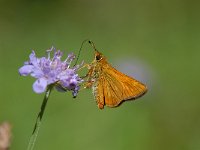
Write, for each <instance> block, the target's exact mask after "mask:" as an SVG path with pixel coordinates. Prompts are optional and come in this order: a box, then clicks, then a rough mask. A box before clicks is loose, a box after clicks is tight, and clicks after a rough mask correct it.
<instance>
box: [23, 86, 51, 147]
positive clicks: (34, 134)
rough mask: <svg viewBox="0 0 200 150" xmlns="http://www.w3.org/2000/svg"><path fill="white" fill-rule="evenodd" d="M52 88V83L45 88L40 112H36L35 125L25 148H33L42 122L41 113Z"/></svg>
mask: <svg viewBox="0 0 200 150" xmlns="http://www.w3.org/2000/svg"><path fill="white" fill-rule="evenodd" d="M52 88H53V85H49V86H48V87H47V90H46V93H45V96H44V99H43V102H42V105H41V108H40V112H39V113H38V116H37V119H36V122H35V126H34V128H33V132H32V134H31V137H30V140H29V143H28V147H27V150H33V148H34V146H35V142H36V140H37V136H38V133H39V130H40V126H41V123H42V117H43V114H44V111H45V108H46V104H47V101H48V99H49V96H50V93H51V90H52Z"/></svg>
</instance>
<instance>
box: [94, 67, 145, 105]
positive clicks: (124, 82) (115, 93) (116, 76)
mask: <svg viewBox="0 0 200 150" xmlns="http://www.w3.org/2000/svg"><path fill="white" fill-rule="evenodd" d="M99 87H100V89H101V88H102V87H103V92H100V91H99V90H97V91H98V94H99V93H101V95H103V96H101V97H103V98H104V105H106V106H109V107H116V106H118V105H119V104H121V103H122V102H123V101H125V100H131V99H136V98H138V97H140V96H142V95H143V94H144V93H145V92H146V91H147V88H146V86H145V85H144V84H142V83H140V82H139V81H137V80H135V79H133V78H131V77H129V76H127V75H125V74H123V73H121V72H119V71H117V70H116V69H114V68H113V67H112V66H110V65H109V67H106V68H104V67H102V76H101V78H100V79H99V84H98V86H97V89H98V88H99ZM102 101H103V100H102V99H101V102H102ZM97 102H98V101H97ZM98 104H99V102H98Z"/></svg>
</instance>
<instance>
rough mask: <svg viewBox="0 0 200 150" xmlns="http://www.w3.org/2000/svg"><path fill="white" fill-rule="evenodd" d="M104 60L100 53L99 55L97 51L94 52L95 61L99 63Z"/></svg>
mask: <svg viewBox="0 0 200 150" xmlns="http://www.w3.org/2000/svg"><path fill="white" fill-rule="evenodd" d="M103 58H104V56H103V55H102V53H100V52H99V51H97V50H95V61H97V62H98V61H101V60H102V59H103Z"/></svg>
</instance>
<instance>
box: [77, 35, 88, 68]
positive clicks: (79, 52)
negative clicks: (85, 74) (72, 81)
mask: <svg viewBox="0 0 200 150" xmlns="http://www.w3.org/2000/svg"><path fill="white" fill-rule="evenodd" d="M89 41H90V40H88V39H86V40H84V41H83V42H82V44H81V47H80V49H79V51H78V55H77V57H76V62H75V64H74V66H76V64H77V62H78V59H79V57H80V54H81V51H82V48H83V44H84V43H85V42H89Z"/></svg>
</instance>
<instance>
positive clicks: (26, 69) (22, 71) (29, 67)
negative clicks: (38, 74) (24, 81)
mask: <svg viewBox="0 0 200 150" xmlns="http://www.w3.org/2000/svg"><path fill="white" fill-rule="evenodd" d="M32 71H33V66H32V65H25V66H22V67H21V68H19V74H20V75H21V76H27V75H29V74H30V73H31V72H32Z"/></svg>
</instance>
